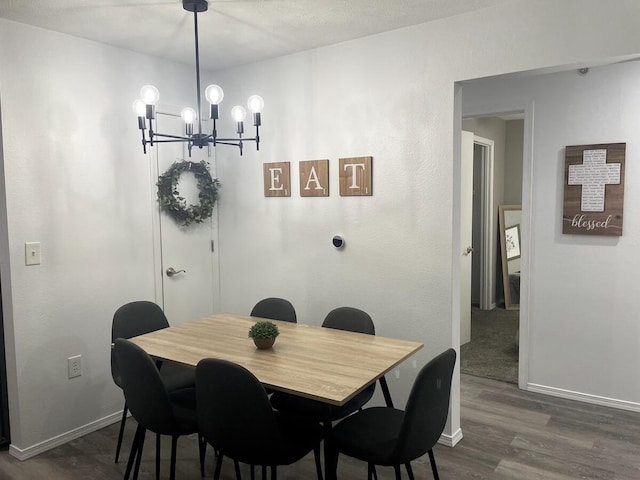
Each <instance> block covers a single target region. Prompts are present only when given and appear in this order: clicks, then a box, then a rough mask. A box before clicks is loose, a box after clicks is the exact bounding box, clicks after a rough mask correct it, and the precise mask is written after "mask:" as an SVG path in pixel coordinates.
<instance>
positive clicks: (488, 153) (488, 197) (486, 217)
mask: <svg viewBox="0 0 640 480" xmlns="http://www.w3.org/2000/svg"><path fill="white" fill-rule="evenodd" d="M473 143H474V145H480V146H482V147H483V149H484V152H485V155H483V158H482V165H481V179H480V182H481V186H482V190H481V192H480V202H481V208H480V210H481V213H480V217H481V218H480V252H479V253H480V308H481V309H482V310H491V309H492V308H495V306H496V303H495V290H494V287H493V279H494V278H495V276H494V275H493V274H492V268H491V267H492V265H494V264H495V255H494V252H495V250H496V249H495V248H494V242H493V241H492V240H493V238H494V236H495V235H494V231H495V228H494V222H493V219H494V214H493V211H494V205H493V181H494V178H493V172H494V142H493V140H490V139H488V138H482V137H479V136H478V135H476V134H475V133H474V135H473ZM474 161H475V157H474ZM496 245H497V244H496ZM492 294H494V295H493V296H492Z"/></svg>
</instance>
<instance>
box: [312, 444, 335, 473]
mask: <svg viewBox="0 0 640 480" xmlns="http://www.w3.org/2000/svg"><path fill="white" fill-rule="evenodd" d="M313 459H314V460H315V462H316V474H317V475H318V480H323V479H322V462H321V461H320V444H318V445H316V446H315V447H314V449H313ZM332 463H333V464H334V465H335V466H336V470H337V469H338V456H337V455H336V456H335V458H334V459H333V462H332Z"/></svg>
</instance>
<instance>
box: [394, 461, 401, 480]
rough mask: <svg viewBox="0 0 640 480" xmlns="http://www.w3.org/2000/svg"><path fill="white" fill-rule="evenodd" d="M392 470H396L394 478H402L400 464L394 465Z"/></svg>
mask: <svg viewBox="0 0 640 480" xmlns="http://www.w3.org/2000/svg"><path fill="white" fill-rule="evenodd" d="M393 471H394V472H396V480H402V473H401V472H400V465H394V466H393Z"/></svg>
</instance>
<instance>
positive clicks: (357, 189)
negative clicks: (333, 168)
mask: <svg viewBox="0 0 640 480" xmlns="http://www.w3.org/2000/svg"><path fill="white" fill-rule="evenodd" d="M339 168H340V196H341V197H350V196H371V195H373V188H372V187H373V175H372V168H373V159H372V157H356V158H341V159H340V161H339Z"/></svg>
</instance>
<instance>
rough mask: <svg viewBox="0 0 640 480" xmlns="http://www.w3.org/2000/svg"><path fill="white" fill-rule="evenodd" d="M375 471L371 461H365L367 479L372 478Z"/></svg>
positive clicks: (370, 479)
mask: <svg viewBox="0 0 640 480" xmlns="http://www.w3.org/2000/svg"><path fill="white" fill-rule="evenodd" d="M374 472H375V467H374V466H373V463H367V480H373V475H374Z"/></svg>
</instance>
